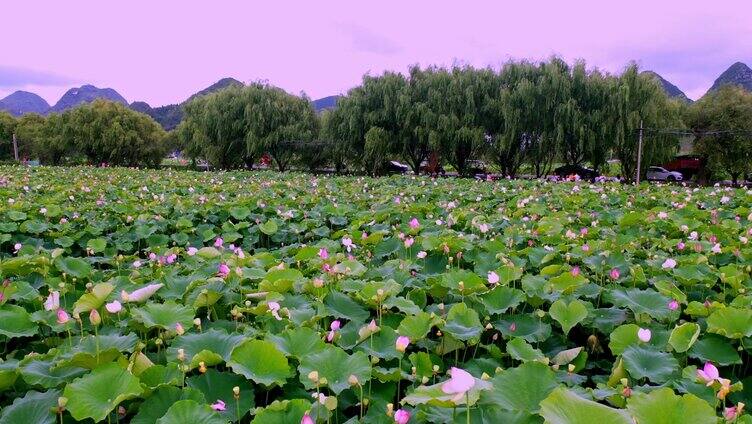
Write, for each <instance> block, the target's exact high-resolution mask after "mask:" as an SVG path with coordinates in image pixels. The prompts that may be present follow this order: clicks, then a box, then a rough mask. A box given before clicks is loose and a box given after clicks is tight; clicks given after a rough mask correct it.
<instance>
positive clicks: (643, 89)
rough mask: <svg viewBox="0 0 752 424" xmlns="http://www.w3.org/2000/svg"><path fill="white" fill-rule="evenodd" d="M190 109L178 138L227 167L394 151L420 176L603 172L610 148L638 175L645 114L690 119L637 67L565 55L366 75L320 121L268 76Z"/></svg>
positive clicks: (367, 158) (659, 145)
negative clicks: (482, 165)
mask: <svg viewBox="0 0 752 424" xmlns="http://www.w3.org/2000/svg"><path fill="white" fill-rule="evenodd" d="M185 112H186V114H185V120H184V121H183V123H182V124H181V125H180V126H179V127H178V136H177V139H178V140H179V141H180V142H181V144H182V145H183V146H185V150H184V152H185V153H187V154H188V155H190V156H192V157H196V158H206V159H207V160H208V161H209V162H210V163H212V164H214V165H217V166H219V167H222V168H232V167H243V166H247V165H248V164H249V163H252V162H253V161H255V160H256V159H257V158H258V157H259V156H260V155H262V154H268V155H270V157H271V158H272V160H273V161H274V163H275V164H276V165H277V167H278V168H279V169H280V170H284V169H286V168H287V167H288V166H289V165H290V164H291V163H293V162H294V161H298V162H299V163H300V164H302V165H304V166H308V167H311V166H324V165H328V166H331V167H333V168H335V169H336V170H337V171H344V170H351V171H365V172H368V173H379V171H380V169H379V168H380V167H382V166H383V165H384V164H385V163H386V161H387V159H390V158H391V159H399V160H400V161H403V162H405V163H407V164H408V165H409V166H410V167H411V168H412V170H413V171H414V172H416V173H419V172H420V171H421V166H422V164H425V163H426V162H427V161H428V159H429V158H430V157H437V158H438V160H439V161H440V162H442V163H445V164H449V165H451V166H452V167H453V168H454V169H455V170H457V172H458V173H460V174H464V173H465V172H466V171H467V170H468V169H469V168H470V166H469V165H470V164H471V163H472V161H473V160H476V159H483V160H485V161H486V162H489V163H490V164H492V165H494V166H495V167H497V168H498V170H499V171H500V172H501V173H503V174H504V175H510V176H514V175H516V174H517V173H518V171H519V170H520V168H521V166H523V165H524V164H529V165H530V167H531V169H532V170H533V172H534V173H535V175H536V176H542V175H545V174H547V173H548V172H549V171H550V170H551V168H552V166H553V164H554V163H556V162H565V163H567V164H575V165H579V164H584V163H587V164H590V165H591V166H593V167H594V168H596V169H598V168H601V167H603V166H604V164H605V163H606V161H607V160H608V159H609V158H610V157H612V156H613V157H615V158H618V159H619V160H620V161H621V163H622V172H623V175H624V176H625V177H628V178H630V177H631V176H633V175H634V172H635V167H636V148H637V133H636V131H635V130H636V129H637V128H638V127H639V125H640V121H643V124H644V125H645V126H650V127H678V126H681V125H682V124H681V123H682V119H681V105H680V104H679V103H677V102H673V101H670V100H669V99H668V98H667V97H666V95H665V94H664V92H663V90H662V89H661V87H660V86H659V85H658V83H657V82H656V81H655V80H653V78H652V77H650V76H649V75H643V74H640V73H639V72H638V70H637V67H636V66H634V65H632V66H629V67H628V68H627V69H626V70H625V71H624V72H623V73H622V74H621V75H619V76H612V75H609V74H605V73H601V72H599V71H598V70H590V69H587V68H586V66H585V64H584V63H581V62H579V63H576V64H574V65H573V66H570V65H568V64H567V63H566V62H564V61H562V60H560V59H556V58H554V59H552V60H550V61H547V62H543V63H529V62H513V63H508V64H507V65H506V66H504V67H503V68H502V69H501V70H500V71H494V70H492V69H475V68H472V67H454V68H451V69H446V68H438V67H430V68H426V69H421V68H419V67H413V68H411V69H410V72H409V74H408V75H402V74H400V73H393V72H387V73H385V74H383V75H380V76H377V77H372V76H365V77H364V78H363V83H362V84H361V85H360V86H358V87H356V88H353V89H352V90H350V91H349V92H348V94H347V95H346V96H344V97H342V98H340V99H339V101H338V104H337V107H336V108H335V109H333V110H331V111H328V112H325V113H324V114H323V115H322V116H320V117H319V118H318V119H317V117H316V116H315V114H314V112H313V109H312V108H311V106H310V103H309V102H308V100H307V99H305V98H300V97H296V96H292V95H290V94H287V93H285V92H283V91H281V90H279V89H277V88H274V87H270V86H268V85H263V84H252V85H250V86H247V87H232V88H229V89H227V90H223V91H222V92H220V93H217V94H214V95H210V96H206V97H204V98H201V99H199V100H197V101H194V102H193V103H191V104H190V105H188V106H187V107H186V111H185ZM314 140H316V141H315V142H313V143H305V142H306V141H309V142H312V141H314ZM293 141H294V142H295V143H291V142H293ZM322 141H323V142H322ZM677 146H678V142H677V137H676V136H661V139H660V140H653V142H651V143H649V144H646V145H645V147H644V151H643V155H644V156H643V157H644V159H645V160H644V163H645V164H646V166H647V164H651V163H656V162H660V161H663V160H665V159H668V158H670V157H671V156H672V155H673V154H674V153H675V152H676V151H677Z"/></svg>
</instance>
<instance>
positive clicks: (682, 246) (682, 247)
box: [676, 241, 687, 250]
mask: <svg viewBox="0 0 752 424" xmlns="http://www.w3.org/2000/svg"><path fill="white" fill-rule="evenodd" d="M685 247H687V245H686V244H684V242H683V241H680V242H679V243H676V248H677V249H678V250H684V248H685Z"/></svg>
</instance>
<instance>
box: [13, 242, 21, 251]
mask: <svg viewBox="0 0 752 424" xmlns="http://www.w3.org/2000/svg"><path fill="white" fill-rule="evenodd" d="M22 247H23V244H21V243H16V244H14V245H13V253H18V251H19V250H21V248H22Z"/></svg>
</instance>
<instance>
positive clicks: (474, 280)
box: [441, 270, 488, 294]
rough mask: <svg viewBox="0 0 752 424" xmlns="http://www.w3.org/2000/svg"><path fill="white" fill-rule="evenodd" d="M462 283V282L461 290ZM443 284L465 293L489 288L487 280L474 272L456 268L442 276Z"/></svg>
mask: <svg viewBox="0 0 752 424" xmlns="http://www.w3.org/2000/svg"><path fill="white" fill-rule="evenodd" d="M460 283H462V285H461V287H462V290H460ZM441 285H442V286H443V287H446V288H448V289H450V290H453V291H455V292H458V293H459V292H462V293H464V294H469V293H479V292H484V291H486V290H488V288H487V287H486V282H485V281H484V280H483V279H482V278H480V277H479V276H478V274H475V273H474V272H470V271H466V270H454V271H450V272H447V273H446V274H444V275H442V277H441Z"/></svg>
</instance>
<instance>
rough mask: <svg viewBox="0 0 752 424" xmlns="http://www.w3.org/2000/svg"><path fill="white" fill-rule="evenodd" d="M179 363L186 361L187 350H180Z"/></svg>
mask: <svg viewBox="0 0 752 424" xmlns="http://www.w3.org/2000/svg"><path fill="white" fill-rule="evenodd" d="M178 361H180V362H183V361H185V349H178Z"/></svg>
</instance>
